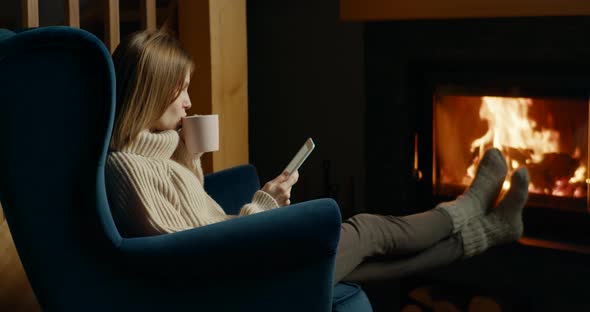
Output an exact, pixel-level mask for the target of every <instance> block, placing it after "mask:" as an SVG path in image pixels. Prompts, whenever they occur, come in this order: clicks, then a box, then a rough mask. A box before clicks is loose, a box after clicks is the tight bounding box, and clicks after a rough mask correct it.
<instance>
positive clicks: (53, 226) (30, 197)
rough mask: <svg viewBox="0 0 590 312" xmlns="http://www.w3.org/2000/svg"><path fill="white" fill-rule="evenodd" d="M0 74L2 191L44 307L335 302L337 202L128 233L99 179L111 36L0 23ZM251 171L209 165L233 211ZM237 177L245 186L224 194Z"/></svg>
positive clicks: (301, 306)
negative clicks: (106, 40) (175, 229)
mask: <svg viewBox="0 0 590 312" xmlns="http://www.w3.org/2000/svg"><path fill="white" fill-rule="evenodd" d="M0 73H1V74H0V99H1V100H0V147H1V148H0V201H1V203H2V206H3V208H4V212H5V216H6V219H7V222H8V224H9V226H10V230H11V233H12V237H13V239H14V242H15V245H16V247H17V250H18V252H19V256H20V258H21V261H22V263H23V267H24V268H25V271H26V272H27V276H28V278H29V280H30V283H31V286H32V287H33V290H34V292H35V294H36V296H37V298H38V300H39V303H40V304H41V306H42V307H43V308H44V309H47V310H55V311H105V310H109V311H112V310H116V311H120V310H130V311H131V310H142V311H152V310H155V311H177V310H189V309H190V310H197V311H330V310H331V309H332V302H333V293H334V287H333V271H334V255H335V251H336V246H337V243H338V237H339V230H340V212H339V209H338V206H337V204H336V203H335V202H334V201H333V200H330V199H319V200H315V201H310V202H306V203H301V204H297V205H293V206H292V207H288V208H279V209H275V210H272V211H269V212H265V213H259V214H256V215H252V216H247V217H242V218H237V219H232V220H229V221H226V222H221V223H217V224H213V225H209V226H204V227H200V228H195V229H192V230H187V231H183V232H179V233H174V234H166V235H160V236H154V237H141V238H125V237H122V236H121V235H120V234H119V232H118V231H117V228H116V226H115V224H114V222H113V218H112V216H111V212H110V209H109V205H108V202H107V196H106V191H105V183H104V182H105V181H104V165H105V160H106V156H107V152H108V143H109V139H110V136H111V131H112V126H113V120H114V113H115V75H114V69H113V63H112V60H111V57H110V54H109V52H108V51H107V49H106V48H105V46H104V45H103V44H102V42H100V41H99V40H98V39H97V38H96V37H95V36H94V35H92V34H90V33H88V32H86V31H84V30H80V29H75V28H69V27H64V26H52V27H44V28H38V29H32V30H27V31H23V32H21V33H18V34H12V33H10V32H8V31H0ZM220 178H221V179H220ZM258 183H259V182H258V178H257V176H256V172H255V169H254V167H251V166H246V167H241V168H236V169H234V170H233V171H232V170H229V171H225V172H221V173H217V174H214V175H212V176H208V177H207V183H206V184H208V186H210V187H211V189H210V191H211V192H212V195H213V196H214V197H215V198H216V199H217V200H218V201H219V202H220V204H221V205H222V206H223V207H225V208H226V209H228V211H229V212H232V211H235V209H236V207H239V206H240V205H241V204H242V203H243V202H244V200H248V196H251V194H252V193H253V192H254V191H255V190H256V189H257V188H258V187H259V184H258ZM232 185H233V186H234V189H240V190H241V193H239V194H237V195H235V196H229V193H228V191H229V189H230V188H231V186H232ZM339 287H340V288H343V287H344V288H349V287H352V285H341V286H339ZM342 291H343V290H341V289H340V290H337V292H342ZM355 293H356V294H358V293H359V291H358V289H357V290H355ZM349 294H350V292H348V293H345V294H344V295H342V294H341V295H342V296H341V297H342V298H346V296H349ZM361 294H362V292H361ZM363 295H364V294H363ZM358 298H360V299H361V301H359V302H361V306H365V307H366V306H367V305H368V302H365V301H363V300H366V297H365V299H362V298H361V297H358V296H357V299H358ZM369 308H370V305H369Z"/></svg>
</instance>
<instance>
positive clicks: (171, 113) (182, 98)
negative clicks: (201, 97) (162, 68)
mask: <svg viewBox="0 0 590 312" xmlns="http://www.w3.org/2000/svg"><path fill="white" fill-rule="evenodd" d="M190 80H191V76H190V72H187V73H186V76H185V78H184V83H183V85H182V87H181V89H180V94H179V95H178V97H177V98H176V99H175V100H174V102H172V104H170V105H169V106H168V108H167V109H166V111H165V112H164V114H162V116H160V119H158V120H156V122H155V123H154V125H153V127H152V129H155V130H157V131H165V130H178V129H179V128H180V126H181V124H182V117H185V116H186V111H187V110H188V109H189V108H191V99H190V98H189V96H188V85H189V83H190Z"/></svg>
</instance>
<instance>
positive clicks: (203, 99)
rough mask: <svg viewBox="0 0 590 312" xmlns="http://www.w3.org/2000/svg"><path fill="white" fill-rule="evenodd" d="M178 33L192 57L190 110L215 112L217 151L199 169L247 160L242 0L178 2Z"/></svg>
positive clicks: (245, 63)
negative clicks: (217, 137)
mask: <svg viewBox="0 0 590 312" xmlns="http://www.w3.org/2000/svg"><path fill="white" fill-rule="evenodd" d="M178 31H179V37H180V41H181V42H182V43H183V45H184V47H185V48H186V49H187V51H188V52H189V53H190V54H191V55H192V57H193V59H194V61H195V73H194V75H193V78H192V81H191V85H190V87H189V94H190V96H191V102H192V104H193V106H192V107H191V110H190V111H189V114H219V151H218V152H213V153H206V154H205V155H204V156H203V158H202V165H203V171H204V172H205V173H211V172H216V171H219V170H223V169H226V168H230V167H234V166H237V165H241V164H246V163H248V153H249V151H248V148H249V147H248V66H247V48H246V46H247V44H246V0H199V1H194V0H180V1H179V3H178Z"/></svg>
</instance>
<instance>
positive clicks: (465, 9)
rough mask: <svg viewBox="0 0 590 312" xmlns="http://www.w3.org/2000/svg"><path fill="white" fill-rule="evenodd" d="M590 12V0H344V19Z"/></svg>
mask: <svg viewBox="0 0 590 312" xmlns="http://www.w3.org/2000/svg"><path fill="white" fill-rule="evenodd" d="M569 15H590V1H588V0H560V1H555V0H477V1H473V0H446V1H440V0H340V17H341V18H342V19H343V20H351V21H363V20H406V19H443V18H488V17H523V16H569Z"/></svg>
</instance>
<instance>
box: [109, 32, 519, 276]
mask: <svg viewBox="0 0 590 312" xmlns="http://www.w3.org/2000/svg"><path fill="white" fill-rule="evenodd" d="M113 60H114V63H115V70H116V75H117V113H116V120H115V128H114V131H113V138H112V141H111V152H110V153H109V157H108V162H107V172H106V174H107V175H106V178H107V187H108V195H109V201H110V203H111V207H112V210H113V216H114V218H115V222H116V224H117V226H118V229H119V230H120V232H121V233H122V235H124V236H128V237H129V236H148V235H158V234H163V233H171V232H176V231H182V230H186V229H190V228H193V227H197V226H203V225H207V224H212V223H215V222H220V221H224V220H227V219H230V218H235V217H238V216H231V215H227V214H225V212H224V211H223V210H222V209H221V207H220V206H219V205H218V204H217V203H216V202H215V200H213V199H212V198H211V197H210V196H209V195H207V193H206V192H205V190H204V188H203V172H202V169H201V163H200V157H201V155H192V154H190V153H188V152H187V150H186V146H185V144H184V142H183V140H182V139H181V136H180V135H179V130H180V128H181V125H182V118H183V117H184V116H186V111H187V110H188V109H189V108H190V107H191V101H190V98H189V96H188V93H187V88H188V85H189V83H190V78H191V74H192V72H193V69H194V66H193V63H192V61H191V59H190V56H189V55H188V54H187V53H186V52H185V51H184V50H183V49H182V48H181V47H180V45H179V43H178V41H176V40H175V39H174V38H172V37H171V36H169V35H167V34H165V33H162V32H139V33H135V34H133V35H131V36H130V37H128V38H127V39H126V40H124V41H123V42H121V44H120V45H119V47H118V48H117V49H116V50H115V53H114V54H113ZM506 174H507V167H506V162H505V160H504V157H503V156H502V154H501V152H500V151H498V150H497V149H490V150H488V151H487V152H486V153H485V155H484V157H483V158H482V160H481V162H480V165H479V168H478V171H477V174H476V177H475V179H474V181H473V183H472V185H471V186H470V187H469V188H468V190H467V191H466V192H465V193H464V194H463V195H462V196H460V197H458V198H457V199H456V200H455V201H452V202H446V203H442V204H440V205H438V206H437V207H435V208H434V209H432V210H430V211H427V212H424V213H420V214H414V215H410V216H405V217H395V216H380V215H371V214H359V215H356V216H354V217H352V218H350V219H348V220H345V221H343V223H342V228H341V236H340V242H339V245H338V249H337V255H336V273H335V281H340V280H343V279H346V280H368V279H373V278H391V277H399V276H403V275H407V274H410V273H413V272H416V271H419V270H424V269H427V268H430V267H434V266H438V265H441V264H446V263H449V262H452V261H454V260H457V259H461V258H465V257H471V256H473V255H476V254H479V253H481V252H483V251H484V250H486V249H487V248H489V247H491V246H493V245H497V244H501V243H506V242H510V241H514V240H516V239H518V238H519V237H520V236H521V235H522V231H523V225H522V209H523V207H524V204H525V202H526V199H527V196H528V173H527V171H526V169H525V168H521V169H519V170H517V171H515V172H514V174H513V175H512V183H511V189H510V190H509V191H508V193H507V195H506V196H505V197H504V198H503V199H502V200H501V201H500V202H499V204H498V205H497V207H493V206H494V204H495V202H496V200H497V197H498V196H499V193H500V191H501V188H502V184H503V182H504V179H505V177H506ZM297 179H298V173H297V172H295V173H294V174H293V175H291V177H288V174H286V173H283V174H281V175H280V176H278V177H276V178H275V179H273V180H272V181H270V182H268V183H266V184H265V185H264V187H263V188H262V189H261V190H259V191H257V192H256V193H255V194H254V196H253V198H252V202H251V203H249V204H246V205H244V206H243V207H242V208H241V210H240V213H239V215H240V216H242V215H249V214H253V213H258V212H263V211H266V210H270V209H274V208H277V207H282V206H287V205H289V204H290V192H291V188H292V186H293V185H294V184H295V183H296V182H297ZM392 204H393V203H392Z"/></svg>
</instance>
